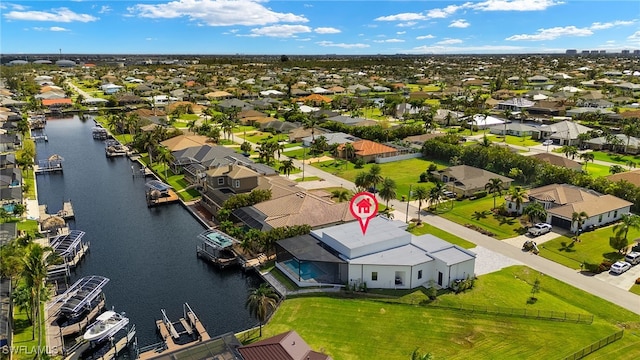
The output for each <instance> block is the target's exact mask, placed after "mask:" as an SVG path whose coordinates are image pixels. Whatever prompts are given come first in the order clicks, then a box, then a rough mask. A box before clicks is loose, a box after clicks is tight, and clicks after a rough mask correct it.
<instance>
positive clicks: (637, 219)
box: [613, 214, 640, 240]
mask: <svg viewBox="0 0 640 360" xmlns="http://www.w3.org/2000/svg"><path fill="white" fill-rule="evenodd" d="M631 229H640V216H638V215H635V214H623V215H622V218H621V219H620V222H619V223H617V224H616V225H614V226H613V232H614V233H615V234H616V236H617V237H621V238H623V239H624V240H627V236H628V235H629V230H631Z"/></svg>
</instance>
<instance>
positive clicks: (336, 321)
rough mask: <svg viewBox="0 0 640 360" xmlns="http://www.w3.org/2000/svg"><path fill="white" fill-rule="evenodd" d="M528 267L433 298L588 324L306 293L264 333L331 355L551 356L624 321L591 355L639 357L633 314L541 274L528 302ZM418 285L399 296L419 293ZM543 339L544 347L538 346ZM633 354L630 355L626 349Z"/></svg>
mask: <svg viewBox="0 0 640 360" xmlns="http://www.w3.org/2000/svg"><path fill="white" fill-rule="evenodd" d="M536 276H538V275H537V274H536V273H535V272H534V271H532V270H530V269H528V268H526V267H523V266H514V267H509V268H506V269H503V270H501V271H499V272H496V273H492V274H487V275H483V276H481V277H480V278H479V280H478V281H477V282H476V288H475V289H474V290H472V291H469V292H467V293H464V294H459V295H454V294H444V295H440V296H439V298H438V300H437V301H436V304H441V305H452V306H457V305H459V304H477V305H490V306H503V307H513V308H519V309H521V308H527V309H531V310H535V309H540V310H553V311H563V312H565V311H566V312H572V313H581V314H593V315H594V316H595V319H594V322H593V323H592V324H590V325H585V324H575V323H565V322H554V321H545V320H536V319H524V318H517V317H509V316H497V315H485V314H478V313H473V314H469V313H466V312H461V311H456V310H450V309H443V308H436V307H432V306H428V305H427V306H416V305H409V304H404V303H393V302H391V301H381V300H380V299H378V300H376V299H366V298H357V299H349V298H340V297H339V295H336V296H335V297H331V296H330V295H324V296H323V295H321V296H309V297H298V298H288V299H287V300H285V301H284V302H283V303H282V304H281V305H280V307H279V309H278V310H277V312H276V313H275V314H274V316H273V317H272V319H271V321H270V322H269V323H268V324H267V325H266V326H265V328H264V336H265V337H268V336H272V335H275V334H278V333H281V332H283V331H287V330H291V329H295V330H296V331H297V332H298V333H299V334H300V335H301V336H302V337H303V338H304V339H305V341H306V342H307V343H309V345H310V346H311V347H312V348H313V349H316V350H321V351H324V352H326V353H327V354H329V355H330V356H331V357H333V358H334V359H336V360H351V359H398V360H403V359H409V358H410V355H411V352H412V351H413V350H414V349H416V348H420V350H421V351H423V352H431V353H432V354H433V355H434V358H435V359H470V358H491V359H530V358H534V357H535V358H540V359H551V358H560V357H562V356H567V355H570V354H571V353H573V352H575V351H577V350H579V349H581V348H583V347H585V346H587V345H590V344H591V343H593V342H595V341H597V340H599V339H601V338H603V337H606V336H608V335H611V334H613V333H614V332H616V331H618V330H619V327H618V326H617V325H619V326H624V327H626V328H627V329H626V331H625V336H624V337H623V339H621V340H620V341H618V342H616V343H613V344H611V345H609V346H607V347H605V348H604V349H602V350H600V351H599V352H598V353H597V354H598V355H599V356H600V355H607V356H611V358H617V357H616V356H615V355H616V354H620V353H621V352H622V351H624V354H625V357H630V358H633V357H637V356H639V355H640V330H638V329H639V328H640V317H638V316H637V315H635V314H632V313H630V312H629V311H626V310H624V309H621V308H619V307H617V306H615V305H612V304H610V303H607V302H606V301H604V300H601V299H599V298H597V297H595V296H592V295H590V294H588V293H585V292H583V291H581V290H578V289H575V288H573V287H570V286H568V285H566V284H564V283H561V282H559V281H557V280H555V279H551V278H547V277H545V276H544V275H541V276H540V278H541V292H540V293H539V294H538V296H537V297H538V301H537V302H535V303H534V304H531V305H528V304H526V301H527V299H528V297H529V294H530V290H531V285H530V283H531V282H532V281H533V278H534V277H536ZM424 298H425V296H424V294H422V293H421V292H420V291H416V292H413V293H411V294H409V295H406V296H405V297H403V298H401V299H400V301H402V300H405V301H406V302H408V303H410V302H415V300H416V299H424ZM541 344H544V346H541ZM632 354H633V355H632Z"/></svg>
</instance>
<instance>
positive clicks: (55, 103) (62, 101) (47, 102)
mask: <svg viewBox="0 0 640 360" xmlns="http://www.w3.org/2000/svg"><path fill="white" fill-rule="evenodd" d="M42 106H44V107H48V108H49V109H54V108H63V107H71V106H73V101H71V99H69V98H57V99H42Z"/></svg>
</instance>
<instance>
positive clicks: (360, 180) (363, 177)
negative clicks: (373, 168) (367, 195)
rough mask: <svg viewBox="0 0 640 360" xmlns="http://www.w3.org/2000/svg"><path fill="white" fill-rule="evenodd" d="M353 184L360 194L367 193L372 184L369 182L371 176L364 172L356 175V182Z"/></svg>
mask: <svg viewBox="0 0 640 360" xmlns="http://www.w3.org/2000/svg"><path fill="white" fill-rule="evenodd" d="M353 183H354V184H355V185H356V190H357V191H358V192H360V191H365V190H366V189H368V188H369V186H371V182H370V181H369V174H367V173H366V172H364V171H361V172H359V173H358V174H357V175H356V178H355V180H353Z"/></svg>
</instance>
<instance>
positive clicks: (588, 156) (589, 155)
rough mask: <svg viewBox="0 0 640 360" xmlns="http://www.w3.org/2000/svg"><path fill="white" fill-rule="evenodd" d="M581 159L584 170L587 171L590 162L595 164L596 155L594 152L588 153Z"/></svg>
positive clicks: (581, 155)
mask: <svg viewBox="0 0 640 360" xmlns="http://www.w3.org/2000/svg"><path fill="white" fill-rule="evenodd" d="M580 159H582V160H583V161H584V169H585V170H586V169H587V165H589V161H591V162H593V161H594V159H595V155H593V153H592V152H586V153H582V154H580Z"/></svg>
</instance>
